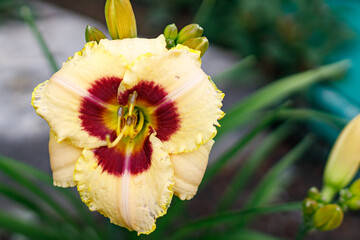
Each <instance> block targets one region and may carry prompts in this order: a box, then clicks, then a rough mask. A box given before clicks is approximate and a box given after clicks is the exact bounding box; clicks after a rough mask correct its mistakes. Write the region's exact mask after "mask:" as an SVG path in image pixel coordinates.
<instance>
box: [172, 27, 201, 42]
mask: <svg viewBox="0 0 360 240" xmlns="http://www.w3.org/2000/svg"><path fill="white" fill-rule="evenodd" d="M203 32H204V29H202V27H200V26H199V24H195V23H193V24H189V25H187V26H185V27H184V28H183V29H181V31H180V32H179V35H178V38H177V41H176V43H180V44H183V42H185V41H186V40H189V39H191V38H197V37H201V35H202V34H203Z"/></svg>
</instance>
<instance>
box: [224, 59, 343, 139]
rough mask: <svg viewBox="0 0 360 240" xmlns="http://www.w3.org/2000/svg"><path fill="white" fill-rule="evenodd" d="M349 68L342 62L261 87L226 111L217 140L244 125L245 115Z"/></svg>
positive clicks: (333, 76) (338, 74)
mask: <svg viewBox="0 0 360 240" xmlns="http://www.w3.org/2000/svg"><path fill="white" fill-rule="evenodd" d="M349 66H350V63H349V61H347V60H344V61H340V62H336V63H333V64H329V65H326V66H323V67H320V68H318V69H314V70H309V71H306V72H303V73H299V74H295V75H292V76H289V77H285V78H283V79H280V80H277V81H276V82H273V83H271V84H269V85H267V86H265V87H263V88H262V89H260V90H258V91H256V92H255V93H253V94H251V95H250V96H248V97H247V98H246V99H244V100H241V102H240V103H238V104H236V105H235V106H234V107H232V108H231V109H230V110H228V111H227V113H226V115H225V117H224V118H223V119H221V120H220V124H221V126H222V127H221V128H219V129H218V134H217V138H219V137H220V136H222V135H223V134H225V133H227V132H229V131H230V130H232V129H234V128H236V127H239V126H241V125H242V124H244V122H246V121H247V120H248V118H247V117H246V116H247V115H249V114H251V113H253V112H255V111H258V110H260V109H262V108H265V107H268V106H271V105H272V104H274V103H276V102H277V101H280V100H283V99H285V98H286V97H288V96H289V95H291V94H293V93H295V92H299V91H301V90H303V89H305V88H306V87H308V86H310V85H312V84H314V83H316V82H320V81H323V80H326V79H330V78H335V77H339V76H341V75H342V74H344V73H345V72H346V70H347V69H348V68H349Z"/></svg>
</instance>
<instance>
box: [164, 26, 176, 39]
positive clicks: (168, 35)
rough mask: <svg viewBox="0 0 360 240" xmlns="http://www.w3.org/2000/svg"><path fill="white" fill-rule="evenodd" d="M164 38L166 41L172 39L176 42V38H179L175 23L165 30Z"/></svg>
mask: <svg viewBox="0 0 360 240" xmlns="http://www.w3.org/2000/svg"><path fill="white" fill-rule="evenodd" d="M164 36H165V39H171V40H174V41H175V40H176V38H177V37H178V29H177V27H176V25H175V23H173V24H169V25H167V26H166V28H165V30H164Z"/></svg>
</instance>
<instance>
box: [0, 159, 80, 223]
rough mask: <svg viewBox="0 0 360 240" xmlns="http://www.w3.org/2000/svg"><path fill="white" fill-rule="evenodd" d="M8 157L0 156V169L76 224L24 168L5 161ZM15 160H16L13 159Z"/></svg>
mask: <svg viewBox="0 0 360 240" xmlns="http://www.w3.org/2000/svg"><path fill="white" fill-rule="evenodd" d="M7 160H9V159H7V158H5V157H3V156H0V171H1V172H2V173H4V174H5V175H7V176H8V177H9V178H11V179H12V180H14V182H16V183H18V184H20V185H21V186H23V187H24V188H26V189H27V190H29V191H30V192H31V193H33V194H34V195H35V196H37V197H39V199H41V200H42V201H44V202H46V203H47V204H48V205H49V206H50V207H51V208H52V209H53V210H54V211H55V212H56V213H57V214H58V215H59V216H61V217H62V218H63V219H65V220H66V221H68V222H69V223H71V224H73V225H74V226H77V223H76V221H75V220H74V219H73V218H72V217H71V215H70V214H69V213H68V212H67V211H64V209H63V207H62V206H61V205H60V204H59V203H58V202H57V201H55V200H54V199H53V198H52V197H51V196H50V195H49V194H48V193H47V192H45V191H44V190H42V189H41V188H40V187H38V186H36V185H35V184H34V183H33V181H31V180H32V179H31V178H29V177H28V173H27V172H25V171H24V169H21V168H20V169H17V168H14V166H13V165H11V162H14V161H7ZM15 162H16V161H15Z"/></svg>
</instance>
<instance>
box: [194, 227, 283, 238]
mask: <svg viewBox="0 0 360 240" xmlns="http://www.w3.org/2000/svg"><path fill="white" fill-rule="evenodd" d="M212 239H214V240H218V239H221V240H234V239H236V240H283V239H281V238H277V237H273V236H270V235H268V234H265V233H262V232H258V231H254V230H248V229H240V230H239V229H232V230H230V231H229V230H227V231H226V232H221V233H214V232H206V234H204V235H201V237H200V238H197V240H212Z"/></svg>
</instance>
